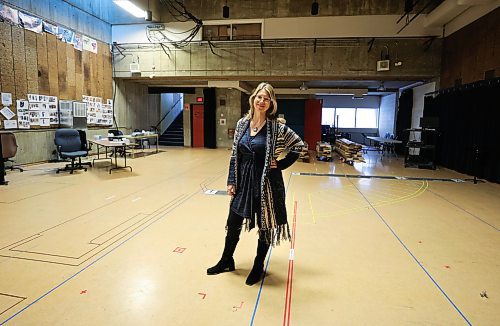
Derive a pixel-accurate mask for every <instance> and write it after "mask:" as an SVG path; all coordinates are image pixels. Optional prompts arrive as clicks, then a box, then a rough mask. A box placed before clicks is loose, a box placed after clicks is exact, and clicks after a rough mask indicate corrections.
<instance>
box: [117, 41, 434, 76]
mask: <svg viewBox="0 0 500 326" xmlns="http://www.w3.org/2000/svg"><path fill="white" fill-rule="evenodd" d="M424 41H425V39H387V40H376V41H375V43H374V45H373V47H372V49H371V50H370V51H369V44H368V40H366V39H352V40H334V39H332V40H323V41H321V43H320V45H319V46H317V47H316V51H315V50H314V40H296V41H292V40H288V41H285V40H282V41H280V40H276V41H272V42H271V41H264V48H263V49H261V43H260V42H258V41H247V42H226V43H217V44H216V45H215V46H216V47H215V48H213V51H214V53H215V54H214V53H212V51H211V49H210V47H209V45H208V44H206V43H200V44H198V43H191V44H190V45H188V46H186V47H184V48H182V49H175V48H173V47H171V48H170V50H169V51H168V52H167V53H165V52H164V51H163V50H161V49H160V48H159V47H158V46H157V45H143V46H141V47H140V48H139V47H138V45H124V50H123V52H124V55H121V54H116V55H115V61H114V62H115V69H116V76H117V77H124V78H133V79H141V78H142V79H146V78H149V77H150V76H151V74H152V73H153V72H154V75H155V77H154V80H155V79H161V78H162V77H166V78H169V77H175V78H176V80H181V79H184V80H196V79H207V78H210V77H214V78H217V77H224V78H230V79H232V80H245V79H249V78H252V79H255V80H269V81H272V80H273V79H274V80H283V79H291V80H296V79H297V78H300V79H307V78H310V79H347V80H349V79H375V80H376V79H381V78H385V79H390V78H398V79H409V80H415V79H416V80H420V79H431V78H435V77H437V76H439V73H440V63H441V61H440V60H441V42H440V40H436V41H434V43H433V44H432V46H431V47H430V48H429V49H428V50H426V49H425V48H424V46H423V43H424ZM386 46H387V47H388V48H389V54H390V55H392V56H394V57H396V56H397V58H398V60H401V61H402V65H401V66H399V67H394V66H393V67H392V68H391V70H390V71H384V72H377V71H376V66H377V61H378V60H380V57H381V53H382V51H384V53H385V47H386ZM262 50H263V51H264V53H262ZM394 57H392V58H394ZM133 62H135V63H137V62H139V63H140V66H141V73H140V74H132V73H131V72H130V64H131V63H133ZM153 66H154V67H155V69H154V70H153V69H152V67H153Z"/></svg>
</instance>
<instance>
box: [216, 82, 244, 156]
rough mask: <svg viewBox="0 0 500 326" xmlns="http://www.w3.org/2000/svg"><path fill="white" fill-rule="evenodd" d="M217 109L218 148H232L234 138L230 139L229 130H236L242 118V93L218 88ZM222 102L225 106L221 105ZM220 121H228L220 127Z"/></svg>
mask: <svg viewBox="0 0 500 326" xmlns="http://www.w3.org/2000/svg"><path fill="white" fill-rule="evenodd" d="M216 97H217V107H216V119H217V129H216V138H217V142H216V144H217V147H222V148H224V147H225V148H231V146H232V145H233V138H232V137H228V129H235V128H236V122H238V120H239V119H240V118H241V92H240V91H238V90H235V89H223V88H218V89H217V90H216ZM221 100H223V101H225V105H221ZM220 119H226V124H225V125H220Z"/></svg>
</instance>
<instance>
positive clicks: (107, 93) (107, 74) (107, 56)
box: [98, 42, 113, 99]
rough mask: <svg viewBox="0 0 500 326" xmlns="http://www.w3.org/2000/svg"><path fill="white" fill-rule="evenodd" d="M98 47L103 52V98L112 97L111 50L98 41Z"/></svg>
mask: <svg viewBox="0 0 500 326" xmlns="http://www.w3.org/2000/svg"><path fill="white" fill-rule="evenodd" d="M98 46H99V49H102V52H103V54H104V62H103V64H104V76H103V79H104V80H103V83H104V85H103V87H104V98H106V99H112V98H113V67H112V66H111V51H110V50H109V46H108V45H107V44H104V43H102V42H101V43H99V45H98Z"/></svg>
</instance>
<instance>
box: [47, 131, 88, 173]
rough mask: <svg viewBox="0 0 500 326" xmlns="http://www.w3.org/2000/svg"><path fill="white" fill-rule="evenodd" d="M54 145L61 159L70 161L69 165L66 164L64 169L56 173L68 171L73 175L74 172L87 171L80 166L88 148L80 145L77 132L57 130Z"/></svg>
mask: <svg viewBox="0 0 500 326" xmlns="http://www.w3.org/2000/svg"><path fill="white" fill-rule="evenodd" d="M54 143H55V144H56V147H57V152H58V153H59V156H60V157H61V158H62V159H71V163H70V164H66V166H65V167H64V168H59V169H57V171H56V173H59V172H61V171H70V172H69V173H70V174H73V172H74V171H75V170H85V171H87V168H86V167H83V165H82V157H86V156H87V155H88V148H87V147H86V144H82V141H81V140H80V133H79V132H78V130H76V129H67V128H64V129H57V130H56V134H55V137H54ZM84 145H85V147H84ZM76 159H78V162H75V160H76Z"/></svg>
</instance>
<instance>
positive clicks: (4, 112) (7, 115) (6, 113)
mask: <svg viewBox="0 0 500 326" xmlns="http://www.w3.org/2000/svg"><path fill="white" fill-rule="evenodd" d="M0 113H2V115H3V116H4V117H5V118H6V119H7V120H10V119H12V118H13V117H14V116H15V115H16V114H15V113H14V112H12V110H11V109H10V108H9V107H7V106H5V107H4V108H3V109H1V110H0Z"/></svg>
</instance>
